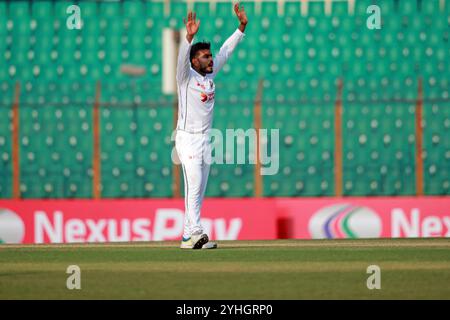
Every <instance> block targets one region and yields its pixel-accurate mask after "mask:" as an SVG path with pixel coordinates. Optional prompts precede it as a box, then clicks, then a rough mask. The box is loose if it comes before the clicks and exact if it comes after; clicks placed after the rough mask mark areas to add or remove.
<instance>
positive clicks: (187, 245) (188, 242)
mask: <svg viewBox="0 0 450 320" xmlns="http://www.w3.org/2000/svg"><path fill="white" fill-rule="evenodd" d="M180 248H181V249H195V248H194V241H193V240H192V237H191V238H189V239H184V238H183V240H182V241H181V246H180ZM216 248H217V243H215V242H209V241H208V242H207V243H205V244H204V245H202V246H201V249H216Z"/></svg>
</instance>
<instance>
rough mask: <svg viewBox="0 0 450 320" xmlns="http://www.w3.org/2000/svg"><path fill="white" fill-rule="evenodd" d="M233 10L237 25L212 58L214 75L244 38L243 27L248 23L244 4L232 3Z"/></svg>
mask: <svg viewBox="0 0 450 320" xmlns="http://www.w3.org/2000/svg"><path fill="white" fill-rule="evenodd" d="M234 12H235V14H236V17H237V18H238V20H239V27H238V28H237V29H236V31H235V32H234V33H233V34H232V35H231V36H230V37H229V38H228V39H227V40H226V41H225V42H224V43H223V45H222V47H220V50H219V53H218V54H217V55H216V57H215V58H214V69H213V70H214V71H213V76H215V75H216V74H217V73H218V72H219V71H220V69H222V67H223V66H224V65H225V63H226V62H227V60H228V58H229V57H230V56H231V54H232V53H233V51H234V49H235V48H236V46H237V44H238V43H239V42H240V41H241V40H242V39H243V38H244V36H245V34H244V31H245V27H246V26H247V23H248V18H247V14H246V13H245V10H244V6H241V5H240V4H239V3H236V4H235V5H234Z"/></svg>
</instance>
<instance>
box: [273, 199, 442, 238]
mask: <svg viewBox="0 0 450 320" xmlns="http://www.w3.org/2000/svg"><path fill="white" fill-rule="evenodd" d="M276 202H277V209H278V217H279V218H280V219H284V220H286V221H287V222H286V223H285V224H284V225H286V226H287V227H286V229H287V230H284V234H287V237H289V238H300V239H335V238H341V239H342V238H380V237H382V238H403V237H406V238H415V237H450V197H419V198H416V197H405V198H403V197H376V198H364V197H361V198H356V197H355V198H309V199H305V198H304V199H298V198H297V199H294V198H283V199H278V200H276Z"/></svg>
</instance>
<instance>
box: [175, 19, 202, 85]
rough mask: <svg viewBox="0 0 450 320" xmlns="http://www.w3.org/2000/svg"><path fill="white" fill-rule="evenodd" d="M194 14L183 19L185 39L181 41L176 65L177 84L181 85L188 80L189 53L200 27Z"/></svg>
mask: <svg viewBox="0 0 450 320" xmlns="http://www.w3.org/2000/svg"><path fill="white" fill-rule="evenodd" d="M195 17H196V14H195V12H194V13H193V12H191V11H189V13H188V16H187V20H186V19H183V22H184V25H185V26H186V32H187V33H186V38H185V39H183V40H181V44H180V50H179V52H178V63H177V82H178V83H183V82H185V81H187V80H188V79H189V67H190V65H191V62H190V61H189V53H190V51H191V44H192V40H193V39H194V36H195V34H196V33H197V32H198V29H199V27H200V20H198V21H195Z"/></svg>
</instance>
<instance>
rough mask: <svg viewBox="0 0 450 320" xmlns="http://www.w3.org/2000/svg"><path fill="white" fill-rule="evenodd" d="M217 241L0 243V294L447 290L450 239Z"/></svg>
mask: <svg viewBox="0 0 450 320" xmlns="http://www.w3.org/2000/svg"><path fill="white" fill-rule="evenodd" d="M218 243H219V248H218V249H216V250H181V249H179V248H178V245H179V242H150V243H119V244H68V245H0V299H171V300H173V299H175V300H178V299H182V300H190V299H201V300H205V299H207V300H214V299H450V239H445V238H444V239H442V238H441V239H373V240H372V239H369V240H362V239H361V240H275V241H219V242H218ZM70 265H77V266H79V268H80V270H81V274H80V282H81V289H79V290H77V289H74V290H69V289H68V288H67V287H66V281H67V279H68V278H69V277H70V276H71V275H70V274H68V273H66V270H67V268H68V266H70ZM370 265H376V266H379V268H380V271H381V282H380V283H381V289H372V290H369V289H368V287H367V280H368V278H369V277H370V276H371V275H372V273H367V268H368V267H369V266H370Z"/></svg>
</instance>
